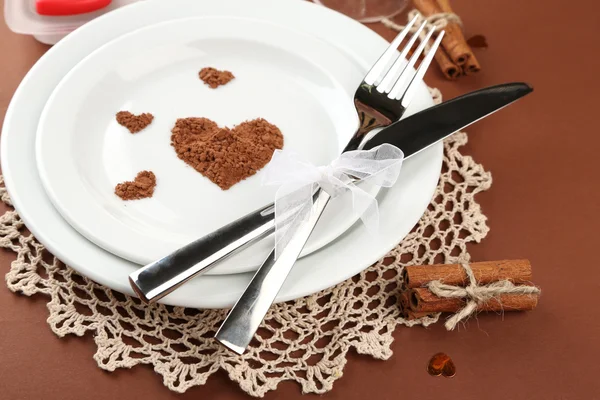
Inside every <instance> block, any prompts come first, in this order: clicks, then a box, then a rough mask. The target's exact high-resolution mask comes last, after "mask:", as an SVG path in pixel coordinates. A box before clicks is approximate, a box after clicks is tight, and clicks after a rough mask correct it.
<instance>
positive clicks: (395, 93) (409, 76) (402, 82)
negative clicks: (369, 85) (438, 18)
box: [388, 26, 436, 99]
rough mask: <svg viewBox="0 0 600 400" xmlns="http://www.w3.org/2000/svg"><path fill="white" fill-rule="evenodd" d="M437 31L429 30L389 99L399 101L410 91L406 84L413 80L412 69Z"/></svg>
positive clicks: (390, 93)
mask: <svg viewBox="0 0 600 400" xmlns="http://www.w3.org/2000/svg"><path fill="white" fill-rule="evenodd" d="M435 29H436V28H435V26H434V27H432V28H431V29H430V30H429V32H427V35H426V36H425V38H424V39H423V40H422V41H421V44H419V47H417V49H416V50H415V52H414V53H413V55H412V57H411V58H410V60H408V64H407V65H406V68H404V71H403V73H402V74H401V75H400V76H399V77H398V80H396V83H394V87H393V88H392V90H390V92H389V94H388V97H389V98H390V99H397V98H398V96H399V95H400V93H403V92H404V91H406V90H407V89H408V86H406V85H405V84H406V82H407V81H409V82H410V80H411V79H412V75H413V74H412V68H413V67H414V66H415V64H416V62H417V60H418V59H419V57H420V56H421V53H423V50H425V46H427V43H429V39H430V38H431V35H433V32H435Z"/></svg>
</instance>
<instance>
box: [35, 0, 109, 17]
mask: <svg viewBox="0 0 600 400" xmlns="http://www.w3.org/2000/svg"><path fill="white" fill-rule="evenodd" d="M111 1H112V0H36V1H35V10H36V11H37V13H38V14H40V15H54V16H57V15H63V16H64V15H75V14H85V13H89V12H92V11H96V10H100V9H101V8H104V7H106V6H108V5H109V4H110V2H111Z"/></svg>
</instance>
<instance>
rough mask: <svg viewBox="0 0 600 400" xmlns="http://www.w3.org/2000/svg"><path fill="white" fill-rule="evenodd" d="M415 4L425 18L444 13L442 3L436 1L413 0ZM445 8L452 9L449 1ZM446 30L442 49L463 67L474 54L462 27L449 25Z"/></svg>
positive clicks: (445, 3) (453, 24)
mask: <svg viewBox="0 0 600 400" xmlns="http://www.w3.org/2000/svg"><path fill="white" fill-rule="evenodd" d="M413 4H414V5H415V7H416V8H417V10H419V12H420V13H421V14H423V15H424V16H425V17H429V16H431V15H433V14H441V13H443V12H444V11H443V9H442V7H441V4H442V2H441V1H440V2H439V3H438V2H436V0H413ZM444 6H446V7H448V8H449V7H450V5H449V4H447V1H446V2H444ZM449 12H451V11H449ZM444 30H445V31H446V34H445V35H444V38H443V39H442V47H443V48H444V50H445V51H446V52H447V53H448V55H449V56H450V59H451V60H452V62H453V63H454V64H456V65H463V64H464V63H466V62H467V59H468V58H469V57H471V55H472V54H473V53H472V51H471V48H470V47H469V45H468V44H467V42H466V40H465V38H464V36H463V34H462V31H461V29H460V26H458V25H457V24H455V23H449V24H448V25H446V27H445V28H444Z"/></svg>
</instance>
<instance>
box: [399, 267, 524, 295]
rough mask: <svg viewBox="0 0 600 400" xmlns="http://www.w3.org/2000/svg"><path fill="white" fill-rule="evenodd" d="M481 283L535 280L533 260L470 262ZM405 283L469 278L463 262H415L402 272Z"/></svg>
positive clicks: (459, 283)
mask: <svg viewBox="0 0 600 400" xmlns="http://www.w3.org/2000/svg"><path fill="white" fill-rule="evenodd" d="M469 265H470V267H471V269H472V270H473V275H474V276H475V279H476V280H477V283H478V284H479V285H487V284H489V283H492V282H497V281H501V280H505V279H507V280H509V281H511V282H512V283H514V284H515V285H521V284H525V283H529V282H531V278H532V274H531V263H530V262H529V260H502V261H483V262H476V263H471V264H469ZM402 278H403V280H404V286H405V287H406V288H408V289H412V288H419V287H422V286H425V285H426V284H427V283H429V282H431V281H441V282H443V283H445V284H448V285H455V286H463V287H464V286H466V285H468V284H469V278H468V277H467V273H466V272H465V269H464V268H463V267H462V265H460V264H448V265H446V264H438V265H412V266H407V267H405V268H404V271H403V272H402Z"/></svg>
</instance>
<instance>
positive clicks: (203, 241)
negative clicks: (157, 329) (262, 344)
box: [129, 83, 531, 302]
mask: <svg viewBox="0 0 600 400" xmlns="http://www.w3.org/2000/svg"><path fill="white" fill-rule="evenodd" d="M530 91H531V88H530V87H529V86H528V85H526V84H523V83H509V84H504V85H499V86H493V87H490V88H486V89H481V90H478V91H475V92H472V93H469V94H466V95H464V96H460V97H457V98H455V99H452V100H449V101H447V102H444V103H442V104H439V105H437V106H434V107H431V108H428V109H426V110H423V111H421V112H419V113H417V114H415V115H413V116H411V117H408V118H405V119H403V120H401V121H398V122H396V123H395V124H393V125H390V126H389V127H387V128H385V129H383V130H381V131H379V132H378V133H377V135H375V136H374V137H373V138H372V139H371V140H370V141H369V142H367V144H366V146H365V149H369V148H372V147H375V146H378V145H380V144H382V143H390V144H393V145H394V146H396V147H399V148H400V149H402V151H403V152H404V153H405V156H406V154H410V152H411V151H412V152H414V150H411V149H413V148H415V147H416V148H420V149H421V150H422V149H423V148H425V147H424V146H426V143H421V142H419V140H422V139H421V138H425V137H427V136H428V135H423V134H422V133H423V132H432V133H431V134H430V135H431V136H430V137H431V138H437V139H436V140H434V141H431V143H429V145H431V144H433V143H435V142H437V141H439V140H441V139H443V138H444V137H445V136H447V132H454V131H455V130H457V129H460V127H464V126H466V125H468V124H470V123H472V122H474V121H476V120H477V118H482V117H484V116H485V115H487V114H489V113H491V112H493V111H495V110H497V109H499V108H501V107H503V106H505V105H508V104H510V103H511V102H513V101H515V100H517V99H518V98H520V97H522V96H524V95H526V94H527V93H529V92H530ZM466 110H472V111H471V112H466ZM474 118H475V119H474ZM455 128H456V129H455ZM435 132H437V134H436V133H435ZM369 146H370V147H369ZM407 152H408V153H407ZM274 217H275V215H274V209H273V205H272V204H271V205H268V206H266V207H263V208H261V209H259V210H256V211H254V212H252V213H250V214H248V215H246V216H244V217H242V218H239V219H237V220H235V221H233V222H231V223H229V224H228V225H225V226H224V227H222V228H220V229H218V230H216V231H214V232H212V233H210V234H208V235H206V236H204V237H202V238H200V239H198V240H196V241H194V242H191V243H190V244H188V245H186V246H184V247H182V248H180V249H178V250H177V251H175V252H173V253H171V254H169V255H167V256H166V257H163V258H161V259H160V260H157V261H155V262H153V263H151V264H148V265H146V266H144V267H142V268H139V269H138V270H136V271H134V272H133V273H131V275H129V282H130V284H131V287H132V288H133V290H134V291H135V292H136V294H137V295H138V296H139V298H140V299H142V300H143V301H145V302H154V301H157V300H159V299H161V298H162V297H164V296H166V295H167V294H169V293H170V292H172V291H173V290H175V289H176V288H178V287H179V286H181V285H182V284H184V283H185V282H187V281H188V280H190V279H192V278H193V277H194V276H196V275H199V274H201V273H204V272H206V271H208V270H210V269H211V268H212V267H214V266H215V265H216V264H217V263H218V261H220V260H222V259H224V258H226V257H228V256H230V255H232V254H234V253H235V252H236V251H239V250H240V249H242V248H244V247H245V246H247V245H248V244H250V243H252V242H255V241H257V240H260V239H262V238H265V237H267V236H268V235H270V234H271V233H273V231H274V230H275V222H274Z"/></svg>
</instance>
